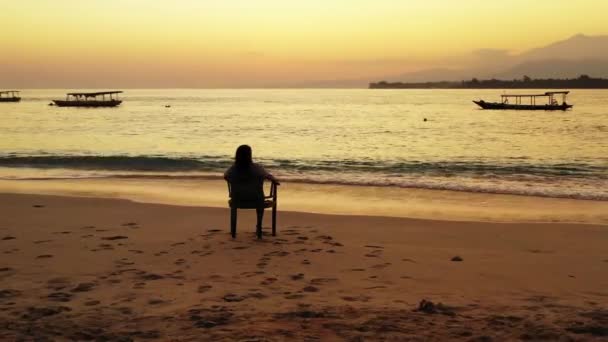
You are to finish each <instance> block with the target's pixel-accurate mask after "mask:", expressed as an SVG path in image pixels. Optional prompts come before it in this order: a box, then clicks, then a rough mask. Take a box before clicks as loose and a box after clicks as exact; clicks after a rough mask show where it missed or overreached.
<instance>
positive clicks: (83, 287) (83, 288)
mask: <svg viewBox="0 0 608 342" xmlns="http://www.w3.org/2000/svg"><path fill="white" fill-rule="evenodd" d="M95 286H97V284H95V283H80V284H78V285H76V287H75V288H73V289H72V290H71V292H89V291H91V290H93V288H95Z"/></svg>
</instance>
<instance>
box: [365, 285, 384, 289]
mask: <svg viewBox="0 0 608 342" xmlns="http://www.w3.org/2000/svg"><path fill="white" fill-rule="evenodd" d="M385 288H386V286H371V287H366V288H364V290H377V289H385Z"/></svg>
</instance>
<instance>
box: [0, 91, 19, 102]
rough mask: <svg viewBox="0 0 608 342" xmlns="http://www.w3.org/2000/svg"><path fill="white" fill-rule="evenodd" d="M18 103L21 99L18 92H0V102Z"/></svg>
mask: <svg viewBox="0 0 608 342" xmlns="http://www.w3.org/2000/svg"><path fill="white" fill-rule="evenodd" d="M19 101H21V97H19V91H18V90H5V91H0V102H19Z"/></svg>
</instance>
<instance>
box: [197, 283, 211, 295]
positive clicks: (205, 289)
mask: <svg viewBox="0 0 608 342" xmlns="http://www.w3.org/2000/svg"><path fill="white" fill-rule="evenodd" d="M212 288H213V286H211V285H201V286H199V287H198V289H197V291H196V292H198V293H205V292H208V291H209V290H211V289H212Z"/></svg>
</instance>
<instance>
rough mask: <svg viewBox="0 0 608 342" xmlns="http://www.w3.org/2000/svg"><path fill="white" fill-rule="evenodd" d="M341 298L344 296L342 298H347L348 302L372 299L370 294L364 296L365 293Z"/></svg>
mask: <svg viewBox="0 0 608 342" xmlns="http://www.w3.org/2000/svg"><path fill="white" fill-rule="evenodd" d="M340 298H342V300H345V301H347V302H368V301H369V300H370V299H371V297H370V296H364V295H359V296H344V297H340Z"/></svg>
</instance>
